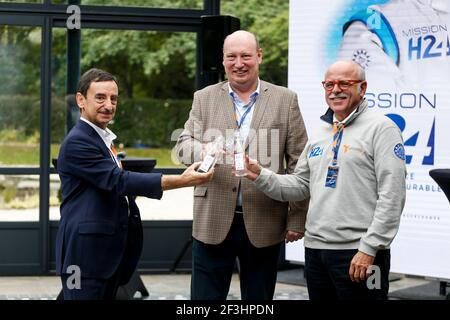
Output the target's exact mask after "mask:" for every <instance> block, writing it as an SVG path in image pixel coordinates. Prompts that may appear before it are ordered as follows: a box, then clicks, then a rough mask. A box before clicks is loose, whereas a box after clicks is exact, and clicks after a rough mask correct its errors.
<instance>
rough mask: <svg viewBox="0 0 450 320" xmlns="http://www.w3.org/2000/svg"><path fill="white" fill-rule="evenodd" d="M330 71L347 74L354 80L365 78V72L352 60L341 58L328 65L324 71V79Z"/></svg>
mask: <svg viewBox="0 0 450 320" xmlns="http://www.w3.org/2000/svg"><path fill="white" fill-rule="evenodd" d="M330 73H338V74H342V73H343V74H349V75H351V76H352V79H354V80H366V73H365V71H364V69H363V68H361V66H360V65H359V64H358V63H356V62H354V61H349V60H348V61H347V60H341V61H336V62H335V63H333V64H332V65H330V66H329V67H328V69H327V72H326V73H325V79H326V78H327V76H328V75H329V74H330Z"/></svg>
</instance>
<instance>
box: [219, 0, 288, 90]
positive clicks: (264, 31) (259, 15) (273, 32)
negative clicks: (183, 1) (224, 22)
mask: <svg viewBox="0 0 450 320" xmlns="http://www.w3.org/2000/svg"><path fill="white" fill-rule="evenodd" d="M221 14H223V15H231V16H235V17H237V18H239V19H240V20H241V29H243V30H248V31H251V32H253V33H255V34H256V36H257V37H258V41H259V44H260V47H261V48H262V49H263V62H262V64H261V67H260V73H261V75H260V76H261V79H264V80H266V81H270V82H273V83H275V84H278V85H283V86H286V85H287V67H288V29H289V1H287V0H245V1H243V0H238V1H235V0H222V1H221Z"/></svg>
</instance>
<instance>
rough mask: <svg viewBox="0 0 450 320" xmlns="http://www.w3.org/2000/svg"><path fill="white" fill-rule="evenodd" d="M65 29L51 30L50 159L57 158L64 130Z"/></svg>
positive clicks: (65, 109)
mask: <svg viewBox="0 0 450 320" xmlns="http://www.w3.org/2000/svg"><path fill="white" fill-rule="evenodd" d="M66 37H67V29H61V28H53V30H52V96H51V97H52V112H51V133H50V141H51V152H50V161H51V159H54V158H57V157H58V154H59V146H60V144H61V143H62V141H63V139H64V136H65V132H66V114H67V107H66V82H67V81H66V77H67V66H66V64H67V39H66ZM51 166H52V165H51Z"/></svg>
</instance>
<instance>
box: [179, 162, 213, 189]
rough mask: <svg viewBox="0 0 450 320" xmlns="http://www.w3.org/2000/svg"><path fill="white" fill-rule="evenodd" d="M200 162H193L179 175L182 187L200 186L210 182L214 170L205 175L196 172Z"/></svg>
mask: <svg viewBox="0 0 450 320" xmlns="http://www.w3.org/2000/svg"><path fill="white" fill-rule="evenodd" d="M200 164H201V162H195V163H193V164H191V165H190V166H189V167H188V168H187V169H186V170H184V172H183V173H182V174H181V176H180V178H181V179H182V181H183V186H184V187H193V186H198V185H200V184H204V183H206V182H209V181H211V180H212V178H213V175H214V168H212V169H211V170H209V171H208V172H206V173H203V172H198V171H197V169H198V167H199V166H200Z"/></svg>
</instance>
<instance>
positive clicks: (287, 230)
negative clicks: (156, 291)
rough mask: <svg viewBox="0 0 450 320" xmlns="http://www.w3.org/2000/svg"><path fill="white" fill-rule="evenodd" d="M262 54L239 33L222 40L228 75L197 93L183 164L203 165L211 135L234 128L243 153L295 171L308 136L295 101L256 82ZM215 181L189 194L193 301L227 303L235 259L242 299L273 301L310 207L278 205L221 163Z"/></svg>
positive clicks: (250, 37)
mask: <svg viewBox="0 0 450 320" xmlns="http://www.w3.org/2000/svg"><path fill="white" fill-rule="evenodd" d="M261 62H262V49H261V48H260V47H259V44H258V41H257V38H256V36H255V35H254V34H252V33H250V32H247V31H242V30H241V31H236V32H234V33H232V34H231V35H229V36H228V37H227V38H226V39H225V41H224V47H223V65H224V67H225V72H226V74H227V77H228V81H224V82H221V83H218V84H215V85H211V86H208V87H207V88H204V89H202V90H200V91H197V92H196V93H195V94H194V100H193V105H192V110H191V112H190V116H189V119H188V120H187V122H186V124H185V127H184V131H183V132H182V134H181V135H180V137H179V139H178V142H177V146H176V148H177V155H178V158H179V159H180V161H182V162H183V163H184V164H190V163H193V162H194V161H199V160H201V158H202V156H203V154H204V150H205V146H207V144H208V142H210V141H212V139H213V138H214V137H217V136H218V135H223V136H224V137H226V138H227V137H230V136H232V135H233V132H234V131H235V130H239V131H240V134H241V136H242V137H244V138H245V144H244V147H245V150H246V153H247V154H249V155H250V156H251V157H252V158H255V159H258V161H259V162H260V163H262V164H263V166H265V167H267V168H271V169H272V170H274V171H275V172H277V173H285V172H286V171H287V172H293V171H294V168H295V165H296V163H297V159H298V157H299V155H300V153H301V152H302V150H303V148H304V146H305V144H306V141H307V135H306V130H305V126H304V123H303V120H302V117H301V114H300V110H299V106H298V101H297V95H296V94H295V93H294V92H292V91H290V90H288V89H286V88H284V87H280V86H275V85H273V84H270V83H268V82H265V81H262V80H260V79H259V65H260V64H261ZM221 160H222V161H219V165H218V166H217V168H216V169H215V174H214V178H213V180H212V181H211V182H209V183H208V184H205V185H204V186H199V187H196V188H195V190H194V222H193V238H194V239H193V247H192V254H193V266H192V281H191V299H195V300H197V299H201V300H205V299H214V300H225V299H226V297H227V294H228V290H229V287H230V281H231V276H232V272H233V269H234V266H235V261H236V257H238V259H239V267H240V281H241V297H242V299H244V300H249V299H252V300H253V299H264V300H270V299H272V298H273V293H274V290H275V283H276V276H277V266H278V258H279V251H280V246H281V244H282V242H283V240H286V242H289V241H296V240H298V239H300V238H301V237H303V231H304V224H305V218H306V210H307V208H306V207H307V202H302V203H298V202H297V203H290V204H289V205H288V203H283V202H280V201H275V200H272V199H271V198H269V197H267V196H266V195H264V194H263V193H262V192H260V191H258V190H257V189H256V188H255V187H254V186H253V184H252V183H251V182H250V181H248V180H247V179H241V178H239V177H236V176H235V175H234V174H233V172H232V165H233V162H232V161H231V162H230V161H228V160H229V157H226V156H225V157H223V158H222V159H221Z"/></svg>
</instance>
